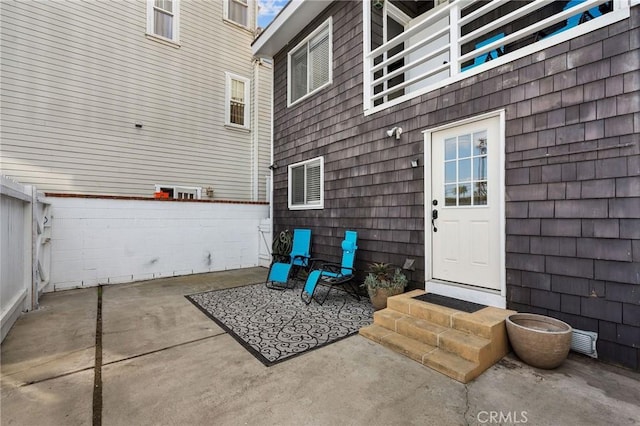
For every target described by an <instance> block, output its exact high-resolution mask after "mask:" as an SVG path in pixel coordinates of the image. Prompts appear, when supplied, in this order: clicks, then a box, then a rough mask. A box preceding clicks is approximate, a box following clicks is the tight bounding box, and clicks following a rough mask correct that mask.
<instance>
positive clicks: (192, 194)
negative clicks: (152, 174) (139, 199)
mask: <svg viewBox="0 0 640 426" xmlns="http://www.w3.org/2000/svg"><path fill="white" fill-rule="evenodd" d="M155 189H156V197H157V198H165V197H166V198H170V199H174V200H200V199H201V198H202V188H200V187H196V186H173V185H155ZM161 193H162V194H166V195H165V197H158V196H157V195H158V194H161Z"/></svg>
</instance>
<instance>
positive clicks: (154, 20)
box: [147, 0, 179, 42]
mask: <svg viewBox="0 0 640 426" xmlns="http://www.w3.org/2000/svg"><path fill="white" fill-rule="evenodd" d="M178 11H179V2H178V0H148V1H147V32H148V33H149V34H151V35H153V36H158V37H162V38H164V39H167V40H171V41H174V42H178Z"/></svg>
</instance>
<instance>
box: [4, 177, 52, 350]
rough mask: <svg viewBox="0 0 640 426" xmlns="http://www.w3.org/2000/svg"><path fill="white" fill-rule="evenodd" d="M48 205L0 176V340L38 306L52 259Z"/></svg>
mask: <svg viewBox="0 0 640 426" xmlns="http://www.w3.org/2000/svg"><path fill="white" fill-rule="evenodd" d="M49 209H50V205H49V204H48V203H46V202H45V201H43V196H42V194H40V193H38V192H37V191H36V189H35V188H34V187H33V186H31V185H21V184H19V183H17V182H14V181H13V180H11V179H8V178H6V177H4V176H0V321H1V333H0V338H1V339H0V340H3V339H4V337H5V336H6V334H7V333H8V332H9V329H10V328H11V326H12V325H13V323H14V322H15V320H16V319H17V318H18V316H19V315H20V313H21V312H23V311H30V310H32V309H36V308H37V307H38V298H39V296H40V293H41V292H42V290H43V289H44V287H45V286H46V285H47V284H48V280H49V271H50V259H51V247H50V246H51V244H50V241H51V218H50V216H49Z"/></svg>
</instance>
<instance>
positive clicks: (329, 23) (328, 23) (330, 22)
mask: <svg viewBox="0 0 640 426" xmlns="http://www.w3.org/2000/svg"><path fill="white" fill-rule="evenodd" d="M327 27H328V31H329V81H327V82H326V83H325V84H323V85H322V86H320V87H317V88H315V89H314V90H312V91H311V92H308V93H307V94H305V95H304V96H301V97H300V98H298V99H296V100H295V101H292V100H291V56H292V55H293V54H294V53H295V52H297V51H298V50H299V49H300V48H301V47H303V46H304V45H308V43H309V41H310V40H311V39H312V38H314V37H315V36H317V35H318V34H320V33H321V32H323V31H325V30H326V29H327ZM307 59H308V55H307ZM308 80H309V71H308V70H307V82H308ZM332 83H333V19H332V17H329V19H327V20H326V21H324V22H323V23H322V24H321V25H319V26H318V28H316V29H315V30H314V31H313V32H312V33H311V34H309V35H308V36H307V37H306V38H305V39H304V40H302V41H301V42H300V43H298V44H297V45H296V47H294V48H293V49H291V50H290V51H289V53H288V55H287V107H290V106H293V105H295V104H297V103H299V102H302V101H303V100H305V99H307V98H309V97H310V96H313V95H314V94H316V93H318V92H319V91H320V90H322V89H324V88H325V87H327V86H329V85H331V84H332ZM307 87H309V86H308V84H307Z"/></svg>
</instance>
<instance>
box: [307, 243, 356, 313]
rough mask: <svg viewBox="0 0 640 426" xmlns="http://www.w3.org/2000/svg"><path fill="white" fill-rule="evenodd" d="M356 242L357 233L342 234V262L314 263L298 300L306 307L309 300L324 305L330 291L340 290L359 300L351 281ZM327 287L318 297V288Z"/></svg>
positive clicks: (353, 270) (353, 271)
mask: <svg viewBox="0 0 640 426" xmlns="http://www.w3.org/2000/svg"><path fill="white" fill-rule="evenodd" d="M357 241H358V233H357V232H356V231H346V232H345V233H344V241H342V245H341V246H342V262H341V263H331V262H325V261H315V262H314V264H313V265H312V271H311V272H310V273H309V276H308V277H307V281H306V282H305V284H304V288H303V289H302V293H301V294H300V298H301V299H302V300H303V301H304V303H306V304H307V305H308V304H309V303H311V300H315V301H316V302H318V303H319V304H320V305H322V304H324V302H325V301H326V300H327V297H329V293H331V290H333V289H336V290H341V291H344V292H346V293H348V294H350V295H351V296H353V297H355V298H356V299H357V300H360V295H358V289H357V287H356V286H355V285H354V284H353V282H352V280H353V278H354V277H355V275H354V274H355V271H356V270H355V268H354V267H353V264H354V261H355V258H356V250H358V246H357V245H356V243H357ZM319 285H320V286H324V287H328V289H327V291H326V292H323V293H324V294H323V295H321V296H319V295H318V292H317V290H318V286H319Z"/></svg>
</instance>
